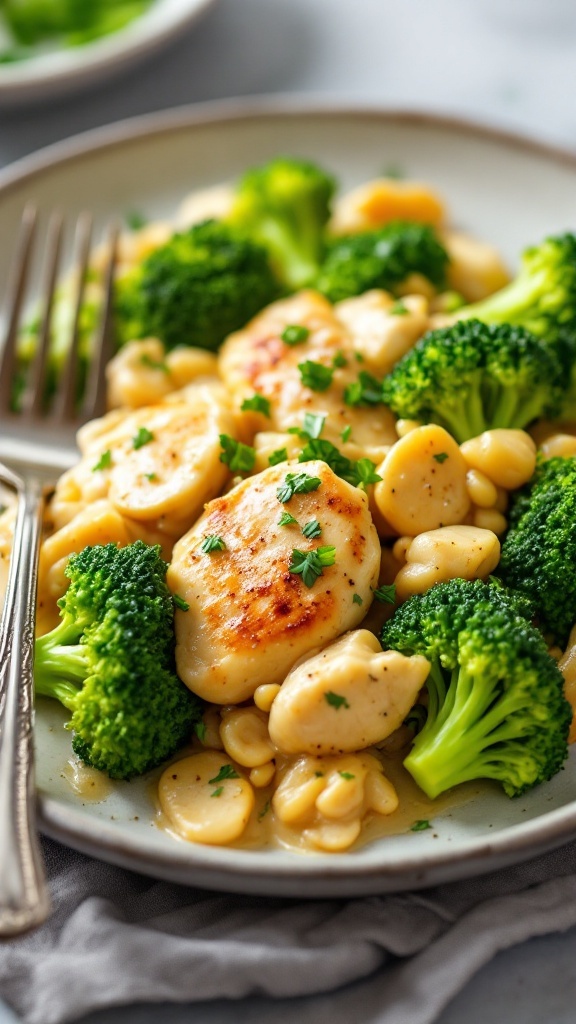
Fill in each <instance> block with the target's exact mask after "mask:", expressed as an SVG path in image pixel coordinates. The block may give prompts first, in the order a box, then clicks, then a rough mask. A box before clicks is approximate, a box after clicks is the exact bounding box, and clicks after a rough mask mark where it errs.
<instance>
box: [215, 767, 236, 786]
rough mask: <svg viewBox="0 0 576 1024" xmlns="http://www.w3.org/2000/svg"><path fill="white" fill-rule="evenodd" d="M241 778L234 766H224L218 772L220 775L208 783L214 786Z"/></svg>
mask: <svg viewBox="0 0 576 1024" xmlns="http://www.w3.org/2000/svg"><path fill="white" fill-rule="evenodd" d="M239 778H240V776H239V774H238V772H237V771H236V769H235V768H234V766H233V765H231V764H223V765H222V767H221V768H220V771H219V772H218V775H215V776H214V778H213V779H208V782H209V783H210V785H212V783H216V782H224V780H225V779H239Z"/></svg>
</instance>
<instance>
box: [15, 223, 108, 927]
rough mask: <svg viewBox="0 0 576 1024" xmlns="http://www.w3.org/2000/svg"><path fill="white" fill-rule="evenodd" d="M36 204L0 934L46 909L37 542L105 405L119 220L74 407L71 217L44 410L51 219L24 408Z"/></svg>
mask: <svg viewBox="0 0 576 1024" xmlns="http://www.w3.org/2000/svg"><path fill="white" fill-rule="evenodd" d="M36 226H37V215H36V211H35V209H34V208H33V207H27V208H26V210H25V211H24V215H23V218H22V224H21V229H20V236H19V240H18V244H17V249H16V255H15V259H14V262H13V265H12V272H11V277H10V281H9V283H8V294H7V310H8V317H7V328H6V336H5V340H4V345H3V347H2V350H1V351H0V482H2V483H4V484H7V485H8V486H9V487H11V488H13V489H14V490H15V491H16V494H17V498H18V506H17V513H16V524H15V528H14V542H13V549H12V557H11V563H10V572H9V578H8V587H7V592H6V599H5V603H4V610H3V614H2V619H1V621H0V936H9V935H16V934H18V933H20V932H23V931H26V930H28V929H29V928H33V927H35V926H37V925H39V924H41V922H42V921H43V920H45V918H46V917H47V915H48V913H49V907H50V904H49V897H48V893H47V888H46V884H45V880H44V870H43V865H42V858H41V855H40V848H39V843H38V838H37V833H36V808H35V801H36V798H35V789H34V766H33V738H32V716H33V666H34V626H35V612H36V591H37V571H38V551H39V546H40V531H41V523H42V512H43V507H44V498H45V495H46V494H47V492H48V490H49V488H50V485H52V484H53V483H54V482H55V480H56V479H57V477H58V476H59V475H60V473H61V472H62V471H63V470H64V469H66V468H68V467H69V466H70V465H72V464H73V461H74V457H75V451H76V449H75V443H74V435H75V430H76V429H77V428H78V427H79V426H80V425H81V424H82V423H84V422H85V421H86V420H88V419H90V418H91V417H93V416H97V415H99V414H100V413H102V412H103V411H104V407H105V367H106V362H107V360H108V357H109V354H110V351H111V337H110V335H111V305H112V281H113V276H114V262H115V252H116V242H117V236H118V229H117V228H113V229H112V230H111V232H110V237H109V240H108V246H109V249H108V258H107V266H106V271H105V296H104V301H103V306H102V312H101V319H100V323H99V329H98V332H97V337H96V341H95V346H94V352H93V355H92V361H91V365H90V372H89V375H88V382H87V385H86V389H85V396H84V399H83V401H82V404H81V408H80V409H79V410H78V408H77V402H76V397H77V387H78V372H79V358H78V342H79V319H80V307H81V304H82V300H83V294H84V283H85V279H86V271H87V267H88V260H89V254H90V243H91V234H92V223H91V218H90V216H89V215H88V214H82V215H81V216H80V218H79V219H78V224H77V231H76V241H75V252H76V257H75V273H76V274H77V278H76V280H77V286H76V290H75V295H74V316H73V326H72V334H71V339H70V351H69V356H68V361H67V365H66V368H65V369H64V371H63V374H62V378H61V380H60V381H59V386H58V389H57V392H56V396H55V398H54V400H53V402H51V403H50V407H49V408H48V409H46V383H47V370H48V358H49V345H50V334H51V321H52V311H53V304H54V292H55V287H56V283H57V279H58V270H59V265H60V256H61V249H62V233H63V223H62V217H61V216H60V215H59V214H54V215H53V216H52V218H51V220H50V223H49V225H48V231H47V239H46V253H45V278H44V281H43V285H42V289H41V306H42V314H41V321H40V328H39V334H38V343H37V348H36V353H35V356H34V360H33V362H32V364H31V366H30V372H29V374H28V380H29V383H28V385H27V387H26V389H25V391H24V394H23V398H22V403H21V409H20V410H19V412H18V413H15V412H14V411H13V409H12V396H13V390H14V381H15V373H16V369H17V361H18V355H17V341H18V333H19V325H20V323H21V318H22V309H23V304H24V297H25V292H26V284H27V280H28V277H29V267H30V263H31V256H32V250H33V247H34V239H35V235H36Z"/></svg>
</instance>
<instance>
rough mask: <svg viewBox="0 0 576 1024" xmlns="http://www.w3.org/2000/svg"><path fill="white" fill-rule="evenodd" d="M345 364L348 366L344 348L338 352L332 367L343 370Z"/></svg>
mask: <svg viewBox="0 0 576 1024" xmlns="http://www.w3.org/2000/svg"><path fill="white" fill-rule="evenodd" d="M344 366H348V360H347V359H346V356H345V355H344V353H343V352H342V350H340V351H339V352H337V353H336V355H335V356H334V359H333V360H332V367H333V368H334V369H335V370H341V369H342V367H344Z"/></svg>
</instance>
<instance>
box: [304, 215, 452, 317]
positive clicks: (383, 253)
mask: <svg viewBox="0 0 576 1024" xmlns="http://www.w3.org/2000/svg"><path fill="white" fill-rule="evenodd" d="M447 266H448V253H447V252H446V250H445V249H444V247H443V246H442V245H441V244H440V242H439V241H438V238H437V237H436V234H435V232H434V229H433V228H431V227H429V226H428V225H426V224H412V223H408V222H404V221H394V222H393V223H391V224H387V225H386V226H385V227H382V228H378V229H377V230H375V231H363V232H361V233H360V234H354V235H347V236H345V237H343V238H338V239H335V240H334V241H332V242H330V243H329V245H328V250H327V254H326V258H325V260H324V262H323V264H322V266H321V268H320V273H319V275H318V278H317V280H316V287H317V288H318V291H320V292H322V293H323V295H325V296H326V298H328V299H329V300H330V302H339V301H340V300H341V299H348V298H350V297H351V296H352V295H361V294H362V292H367V291H369V289H370V288H384V289H385V290H386V291H390V292H394V289H395V288H396V286H397V285H399V284H400V283H401V282H402V281H404V280H405V279H406V278H407V277H408V275H409V274H413V273H417V274H422V275H423V277H426V278H428V280H429V281H431V282H432V284H433V285H435V286H436V287H437V288H442V287H443V286H444V284H445V282H446V268H447Z"/></svg>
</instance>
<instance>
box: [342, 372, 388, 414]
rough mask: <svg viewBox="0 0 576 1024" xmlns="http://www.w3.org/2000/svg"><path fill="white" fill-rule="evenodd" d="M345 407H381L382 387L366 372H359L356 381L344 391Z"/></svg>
mask: <svg viewBox="0 0 576 1024" xmlns="http://www.w3.org/2000/svg"><path fill="white" fill-rule="evenodd" d="M344 401H345V402H346V405H352V406H354V405H360V406H371V405H381V403H382V385H381V384H380V381H379V380H377V379H376V377H373V376H372V374H371V373H368V372H367V371H366V370H360V373H359V374H358V377H357V378H356V380H354V381H352V383H351V384H349V385H348V387H347V388H345V390H344Z"/></svg>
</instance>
